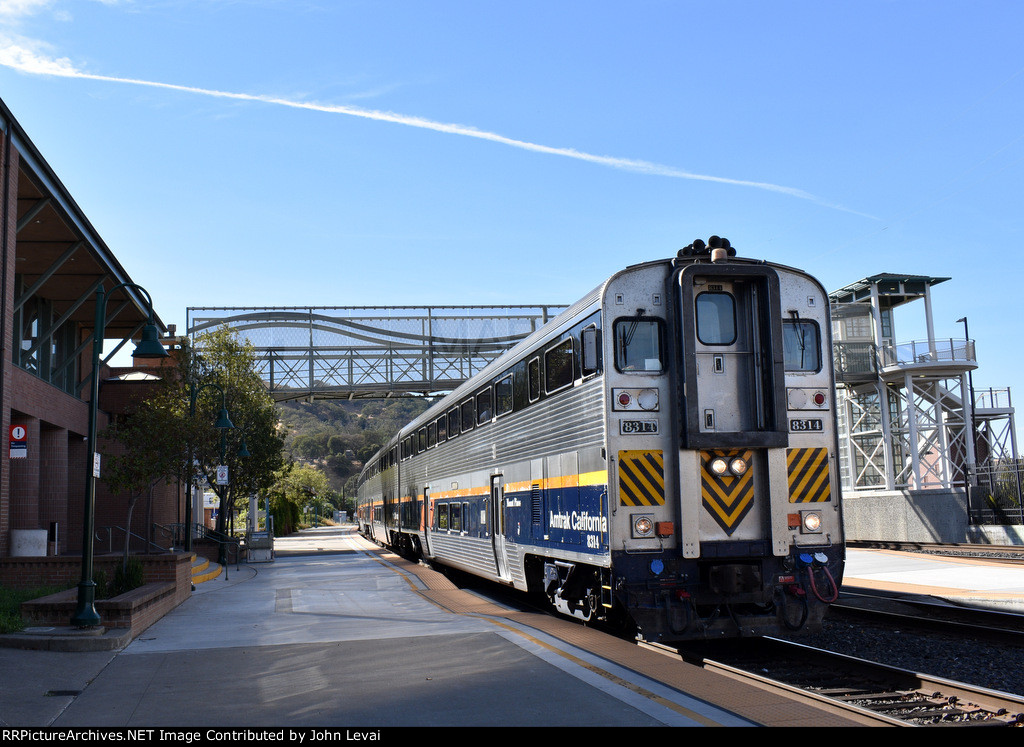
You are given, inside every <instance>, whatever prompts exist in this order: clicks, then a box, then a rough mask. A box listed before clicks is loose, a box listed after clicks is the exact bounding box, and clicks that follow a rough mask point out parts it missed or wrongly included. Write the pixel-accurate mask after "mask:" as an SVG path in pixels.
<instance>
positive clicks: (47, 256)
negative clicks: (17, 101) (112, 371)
mask: <svg viewBox="0 0 1024 747" xmlns="http://www.w3.org/2000/svg"><path fill="white" fill-rule="evenodd" d="M0 128H2V131H3V134H4V143H3V147H4V148H5V149H6V148H7V147H13V149H15V150H16V151H17V152H18V155H19V156H20V158H19V173H18V179H17V190H18V194H17V204H18V207H17V211H18V214H17V238H16V240H15V272H16V273H18V274H19V275H21V276H22V278H23V281H24V284H23V288H24V292H23V293H21V294H20V295H19V296H18V297H16V298H15V299H14V303H15V309H18V308H20V306H22V305H23V304H24V303H25V302H26V301H27V300H28V299H30V298H32V297H39V298H45V299H46V300H47V301H49V302H50V303H51V304H52V306H53V313H54V318H55V320H60V321H61V322H64V321H71V322H73V323H76V324H79V325H81V327H80V329H87V330H89V331H90V332H91V330H92V328H93V326H94V319H95V307H96V290H97V288H98V287H99V286H100V284H102V285H103V288H104V290H105V291H106V292H107V293H110V292H111V290H112V289H113V288H115V287H116V286H120V285H122V284H130V283H132V280H131V278H130V277H129V275H128V273H127V272H125V270H124V268H123V267H122V266H121V264H120V263H119V262H118V261H117V259H116V258H115V257H114V254H113V252H111V251H110V248H109V247H108V246H107V245H106V243H104V241H103V239H102V238H101V237H100V235H99V233H98V232H97V231H96V229H95V228H94V227H93V225H92V224H91V223H90V222H89V219H88V218H86V217H85V214H84V213H83V212H82V210H81V208H79V206H78V204H77V203H76V202H75V200H74V199H73V198H72V197H71V195H70V193H69V192H68V191H67V189H66V188H65V187H64V185H63V184H62V183H61V181H60V179H58V178H57V175H56V174H55V173H54V172H53V170H52V169H51V168H50V166H49V164H47V163H46V161H45V160H44V159H43V157H42V155H41V154H40V153H39V151H38V150H37V149H36V147H35V145H33V144H32V141H31V140H29V138H28V136H27V135H26V134H25V131H24V130H23V129H22V128H21V126H20V125H19V124H18V122H17V121H16V120H15V119H14V116H13V115H12V114H11V112H10V110H9V109H8V108H7V106H6V104H4V102H3V101H2V100H0ZM5 163H6V159H5ZM8 235H9V234H8ZM148 309H149V304H148V302H147V300H146V298H145V295H144V294H143V293H140V292H139V291H138V290H137V289H136V288H134V287H124V288H121V289H119V290H118V291H117V292H116V293H114V294H112V295H111V296H110V297H109V298H108V301H107V308H106V319H107V324H106V327H105V330H106V331H105V335H104V336H105V337H106V338H108V339H112V338H121V339H124V338H127V337H135V336H138V334H139V331H140V330H141V327H142V325H144V324H145V322H146V321H147V319H148V317H149V311H148ZM154 319H155V321H156V324H157V326H158V328H159V329H160V330H162V331H166V326H165V325H164V324H163V323H162V322H161V321H160V319H159V318H158V317H156V316H155V314H154Z"/></svg>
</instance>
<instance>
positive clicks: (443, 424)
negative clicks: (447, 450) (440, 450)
mask: <svg viewBox="0 0 1024 747" xmlns="http://www.w3.org/2000/svg"><path fill="white" fill-rule="evenodd" d="M447 440H448V418H447V417H446V416H444V415H442V416H441V417H439V418H438V419H437V442H438V443H439V444H440V443H444V442H445V441H447Z"/></svg>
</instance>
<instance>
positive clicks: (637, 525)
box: [633, 514, 654, 538]
mask: <svg viewBox="0 0 1024 747" xmlns="http://www.w3.org/2000/svg"><path fill="white" fill-rule="evenodd" d="M653 536H654V517H653V516H652V515H651V514H634V515H633V537H635V538H643V537H653Z"/></svg>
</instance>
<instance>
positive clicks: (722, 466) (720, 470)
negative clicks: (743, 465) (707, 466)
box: [711, 457, 729, 477]
mask: <svg viewBox="0 0 1024 747" xmlns="http://www.w3.org/2000/svg"><path fill="white" fill-rule="evenodd" d="M711 471H712V472H714V473H715V474H716V475H718V476H719V477H721V476H722V475H724V474H725V473H726V472H728V471H729V463H728V462H727V461H725V460H724V459H723V458H722V457H715V458H714V459H712V460H711Z"/></svg>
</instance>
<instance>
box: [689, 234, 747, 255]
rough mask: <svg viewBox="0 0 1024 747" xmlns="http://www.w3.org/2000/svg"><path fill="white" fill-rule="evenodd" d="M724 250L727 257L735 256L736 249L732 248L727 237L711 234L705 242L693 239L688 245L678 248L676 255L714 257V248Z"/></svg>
mask: <svg viewBox="0 0 1024 747" xmlns="http://www.w3.org/2000/svg"><path fill="white" fill-rule="evenodd" d="M719 249H720V250H724V254H725V255H726V256H729V257H735V256H736V250H735V249H733V248H732V244H730V243H729V239H723V238H722V237H721V236H712V237H711V238H710V239H708V242H707V243H706V244H705V243H704V241H703V240H702V239H695V240H694V242H693V243H692V244H690V245H689V246H686V247H683V248H682V249H680V250H679V253H678V255H677V256H678V257H708V256H710V257H711V258H712V259H714V258H715V256H716V254H719V253H718V252H716V250H719Z"/></svg>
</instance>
